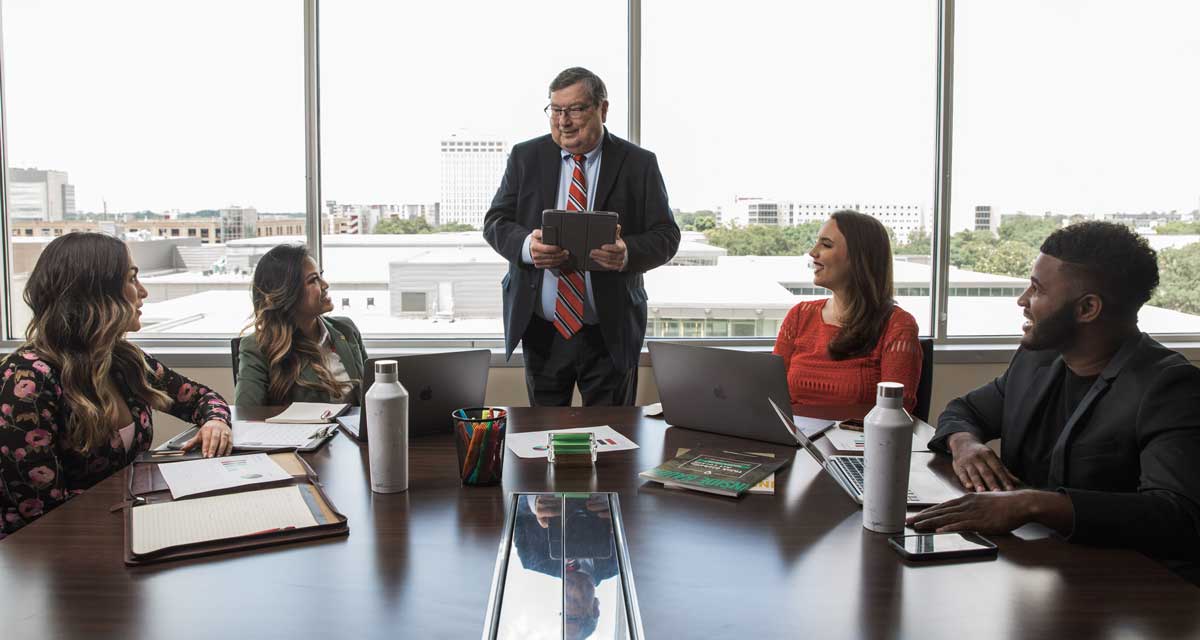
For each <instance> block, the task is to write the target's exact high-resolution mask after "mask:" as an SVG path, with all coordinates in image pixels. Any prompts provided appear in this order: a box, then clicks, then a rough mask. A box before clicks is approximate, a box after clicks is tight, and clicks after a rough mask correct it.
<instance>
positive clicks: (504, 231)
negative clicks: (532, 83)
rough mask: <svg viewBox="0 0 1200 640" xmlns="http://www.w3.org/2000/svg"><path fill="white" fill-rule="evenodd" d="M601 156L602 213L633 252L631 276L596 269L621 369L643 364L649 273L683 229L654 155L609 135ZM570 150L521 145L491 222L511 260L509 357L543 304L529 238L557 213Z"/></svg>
mask: <svg viewBox="0 0 1200 640" xmlns="http://www.w3.org/2000/svg"><path fill="white" fill-rule="evenodd" d="M603 145H604V146H603V147H602V148H601V150H600V176H599V177H598V178H597V179H596V185H595V188H596V193H595V199H594V208H595V210H596V211H613V212H616V213H617V214H618V215H619V216H620V219H619V223H620V225H621V237H622V238H624V239H625V244H626V246H627V248H628V252H629V261H628V264H627V265H626V268H625V270H624V271H593V272H591V273H592V293H593V296H594V299H595V302H596V315H597V316H598V317H599V319H600V330H601V333H602V334H603V335H604V344H605V346H606V347H607V348H608V353H609V356H610V357H611V358H612V360H613V364H614V365H615V366H616V367H617V368H618V369H628V368H629V367H634V366H637V362H638V355H639V354H640V353H641V349H642V341H643V340H644V339H645V337H646V288H645V286H644V285H643V282H642V274H643V273H644V272H646V271H649V270H651V269H653V268H655V267H657V266H659V265H663V264H666V263H667V262H668V261H669V260H670V259H671V258H672V257H674V256H675V251H676V250H677V249H678V248H679V226H678V225H676V224H675V217H674V216H673V215H671V207H670V205H668V204H667V188H666V185H665V184H664V183H663V178H662V173H660V172H659V169H658V160H657V159H656V158H655V157H654V154H653V153H651V152H649V151H646V150H645V149H642V148H641V147H639V146H637V145H635V144H633V143H630V142H627V141H625V140H622V139H620V138H618V137H616V136H614V135H612V134H611V133H608V130H607V129H606V130H605V132H604V142H603ZM562 166H563V161H562V149H561V147H559V146H558V144H557V143H555V142H554V139H553V138H551V137H550V135H549V134H547V135H544V136H542V137H540V138H534V139H533V140H528V141H526V142H522V143H521V144H518V145H516V146H515V147H513V149H512V153H511V154H509V157H508V166H507V168H506V169H505V170H504V179H503V180H501V182H500V188H499V189H498V190H497V191H496V197H495V198H494V199H493V200H492V206H491V208H490V209H488V212H487V215H486V216H485V217H484V220H483V236H484V238H486V239H487V241H488V244H490V245H492V248H494V249H495V250H496V251H497V252H499V253H500V255H502V256H504V257H505V258H506V259H507V260H508V274H507V275H505V276H504V280H503V282H502V283H501V286H502V287H503V291H504V339H505V353H506V355H507V356H508V357H512V353H513V350H514V349H516V347H517V343H518V342H520V341H521V338H522V337H523V336H524V335H525V330H526V329H527V328H528V326H529V319H530V317H531V316H532V315H533V313H534V308H535V307H536V306H537V305H539V304H541V298H540V296H541V286H542V270H541V269H538V268H537V267H535V266H533V265H532V264H526V263H525V261H524V260H522V255H521V249H522V247H523V246H524V243H525V237H526V236H528V235H529V233H530V232H531V231H532V230H534V229H538V228H541V226H542V211H543V210H545V209H554V208H556V204H557V202H556V200H557V197H558V184H559V172H560V171H561V169H562Z"/></svg>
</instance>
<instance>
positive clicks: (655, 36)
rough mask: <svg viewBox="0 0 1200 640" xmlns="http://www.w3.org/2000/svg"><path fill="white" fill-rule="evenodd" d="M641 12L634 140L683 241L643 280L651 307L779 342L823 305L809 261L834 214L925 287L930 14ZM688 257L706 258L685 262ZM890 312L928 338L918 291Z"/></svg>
mask: <svg viewBox="0 0 1200 640" xmlns="http://www.w3.org/2000/svg"><path fill="white" fill-rule="evenodd" d="M863 4H865V5H866V7H865V8H864V7H863V6H862V5H863ZM642 12H643V17H642V23H643V52H642V64H643V67H642V74H643V75H642V126H641V132H642V142H643V146H645V147H646V148H647V149H649V150H651V151H653V152H654V153H655V154H657V156H658V159H659V163H660V165H661V168H662V171H663V177H664V179H665V181H666V183H667V187H668V190H669V195H670V201H671V206H672V207H674V208H677V209H678V210H679V211H680V214H679V215H677V221H678V222H679V223H680V226H681V228H683V229H684V238H683V242H682V243H681V245H680V249H679V255H678V256H677V257H676V259H675V260H674V261H673V263H672V265H670V266H667V267H661V268H659V269H655V270H653V271H651V272H649V273H647V274H646V290H647V293H648V294H649V298H650V304H651V305H652V306H653V305H655V304H658V305H661V307H662V308H663V309H667V308H670V309H672V310H673V312H677V313H679V314H681V315H680V317H681V318H687V317H694V316H697V315H703V314H704V310H705V309H710V310H711V311H710V313H709V317H710V318H711V320H709V322H713V321H715V320H717V319H718V318H720V319H723V320H726V321H727V322H729V323H730V325H729V326H730V328H731V331H729V333H728V335H730V336H733V337H750V336H767V337H774V336H775V331H776V329H777V327H778V326H779V323H780V322H781V321H782V320H783V318H784V317H785V316H786V315H787V312H788V311H789V310H790V309H791V308H792V307H793V306H795V305H796V304H797V303H798V302H800V301H801V300H805V299H811V298H813V297H824V296H825V295H827V293H826V292H824V290H823V289H822V290H818V289H819V288H818V287H815V286H813V284H812V275H811V270H810V267H809V258H808V257H807V253H808V251H809V250H810V249H811V247H812V244H813V242H814V239H815V232H816V229H817V228H818V227H819V226H820V225H821V223H822V222H824V221H825V220H826V219H827V218H828V217H829V215H830V214H832V213H833V212H835V211H837V210H839V209H844V208H854V209H857V210H858V211H860V212H862V213H866V214H868V215H873V216H875V217H877V218H878V219H880V220H881V221H883V223H884V224H885V225H886V226H888V227H890V228H891V230H892V233H893V234H894V236H895V238H896V240H895V246H896V248H897V254H900V255H898V256H897V261H896V266H895V269H894V271H895V274H896V277H895V280H896V285H897V286H903V287H906V288H915V287H924V288H925V289H928V288H929V287H930V282H931V280H932V273H933V269H932V268H931V267H930V266H929V262H930V261H929V254H930V249H929V245H930V243H929V240H928V238H929V234H930V233H931V231H932V228H933V227H932V222H933V218H932V215H933V188H932V185H933V160H934V155H935V154H934V131H935V128H934V126H933V123H935V121H936V119H935V98H936V91H935V88H936V81H937V77H936V54H937V46H936V45H937V37H936V25H937V5H936V3H935V2H933V1H932V0H923V1H921V2H915V3H913V2H900V3H898V2H889V1H887V0H874V1H871V2H866V3H852V4H847V3H836V2H823V1H821V0H809V1H799V2H787V3H780V2H755V3H741V4H738V5H737V6H736V7H734V6H732V5H724V4H721V5H718V4H706V3H695V2H685V1H683V0H656V1H655V2H646V3H643V4H642ZM681 16H686V17H687V25H688V26H687V28H680V27H681V22H680V17H681ZM697 33H714V34H716V33H719V34H720V37H719V42H718V41H714V40H712V39H709V38H698V37H696V34H697ZM849 43H853V44H849ZM834 52H836V53H834ZM881 96H883V97H886V99H884V100H880V99H879V98H880V97H881ZM731 225H738V226H739V227H740V228H729V227H731ZM751 226H753V227H757V228H749V227H751ZM902 243H903V246H904V250H903V251H901V250H900V247H901V244H902ZM698 253H705V254H710V253H711V254H715V255H713V259H712V260H711V261H710V262H708V263H705V264H696V263H693V262H689V261H688V257H689V256H691V255H693V254H698ZM915 258H922V259H923V260H915ZM910 259H913V260H911V261H909V260H910ZM899 302H900V304H901V306H903V307H904V308H905V309H907V310H908V311H910V312H911V313H912V314H913V315H914V316H915V317H916V318H917V321H918V323H919V324H920V327H921V330H922V333H929V332H930V323H929V315H930V314H929V309H930V299H929V296H928V294H926V295H924V296H911V297H901V298H900V300H899ZM718 303H719V304H718ZM759 310H761V320H759V321H753V320H751V321H747V320H741V319H739V318H744V317H746V315H747V314H755V313H756V312H758V311H759ZM713 328H714V329H715V327H713ZM713 333H714V332H709V335H713ZM720 333H721V334H722V335H723V334H725V332H724V331H721V332H720Z"/></svg>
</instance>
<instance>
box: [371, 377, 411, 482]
mask: <svg viewBox="0 0 1200 640" xmlns="http://www.w3.org/2000/svg"><path fill="white" fill-rule="evenodd" d="M363 411H364V412H365V413H366V414H367V424H368V425H370V429H371V440H370V441H369V442H368V444H367V452H368V455H369V456H370V459H371V491H375V492H377V493H395V492H397V491H408V392H407V391H405V390H404V386H403V385H401V384H400V382H399V381H397V380H396V361H395V360H377V361H376V362H375V384H373V385H371V390H370V391H368V392H367V395H366V397H365V398H363Z"/></svg>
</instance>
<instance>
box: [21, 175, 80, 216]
mask: <svg viewBox="0 0 1200 640" xmlns="http://www.w3.org/2000/svg"><path fill="white" fill-rule="evenodd" d="M74 214H75V186H74V185H72V184H71V183H69V182H67V172H66V171H50V170H47V171H43V170H40V169H18V168H12V169H9V170H8V215H9V218H10V219H11V220H45V221H47V222H58V221H61V220H62V219H63V217H64V216H65V215H74Z"/></svg>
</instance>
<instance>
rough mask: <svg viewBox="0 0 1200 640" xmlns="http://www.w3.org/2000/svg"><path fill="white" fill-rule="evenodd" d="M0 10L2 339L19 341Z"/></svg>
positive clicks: (0, 268)
mask: <svg viewBox="0 0 1200 640" xmlns="http://www.w3.org/2000/svg"><path fill="white" fill-rule="evenodd" d="M2 14H3V11H0V231H2V232H3V233H4V242H3V243H2V244H3V246H0V262H2V263H3V266H0V276H2V277H3V278H4V282H3V283H0V287H2V288H3V289H2V290H3V293H4V295H2V296H0V338H4V339H6V340H11V339H13V338H15V337H16V336H15V332H14V331H13V327H12V301H13V298H12V275H13V273H12V264H11V263H10V262H9V260H11V251H10V245H11V244H12V231H10V230H9V224H8V222H9V221H8V113H7V112H8V100H7V99H6V97H5V93H4V84H5V82H4V80H5V73H4V37H3V33H4V17H3V15H2Z"/></svg>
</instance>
